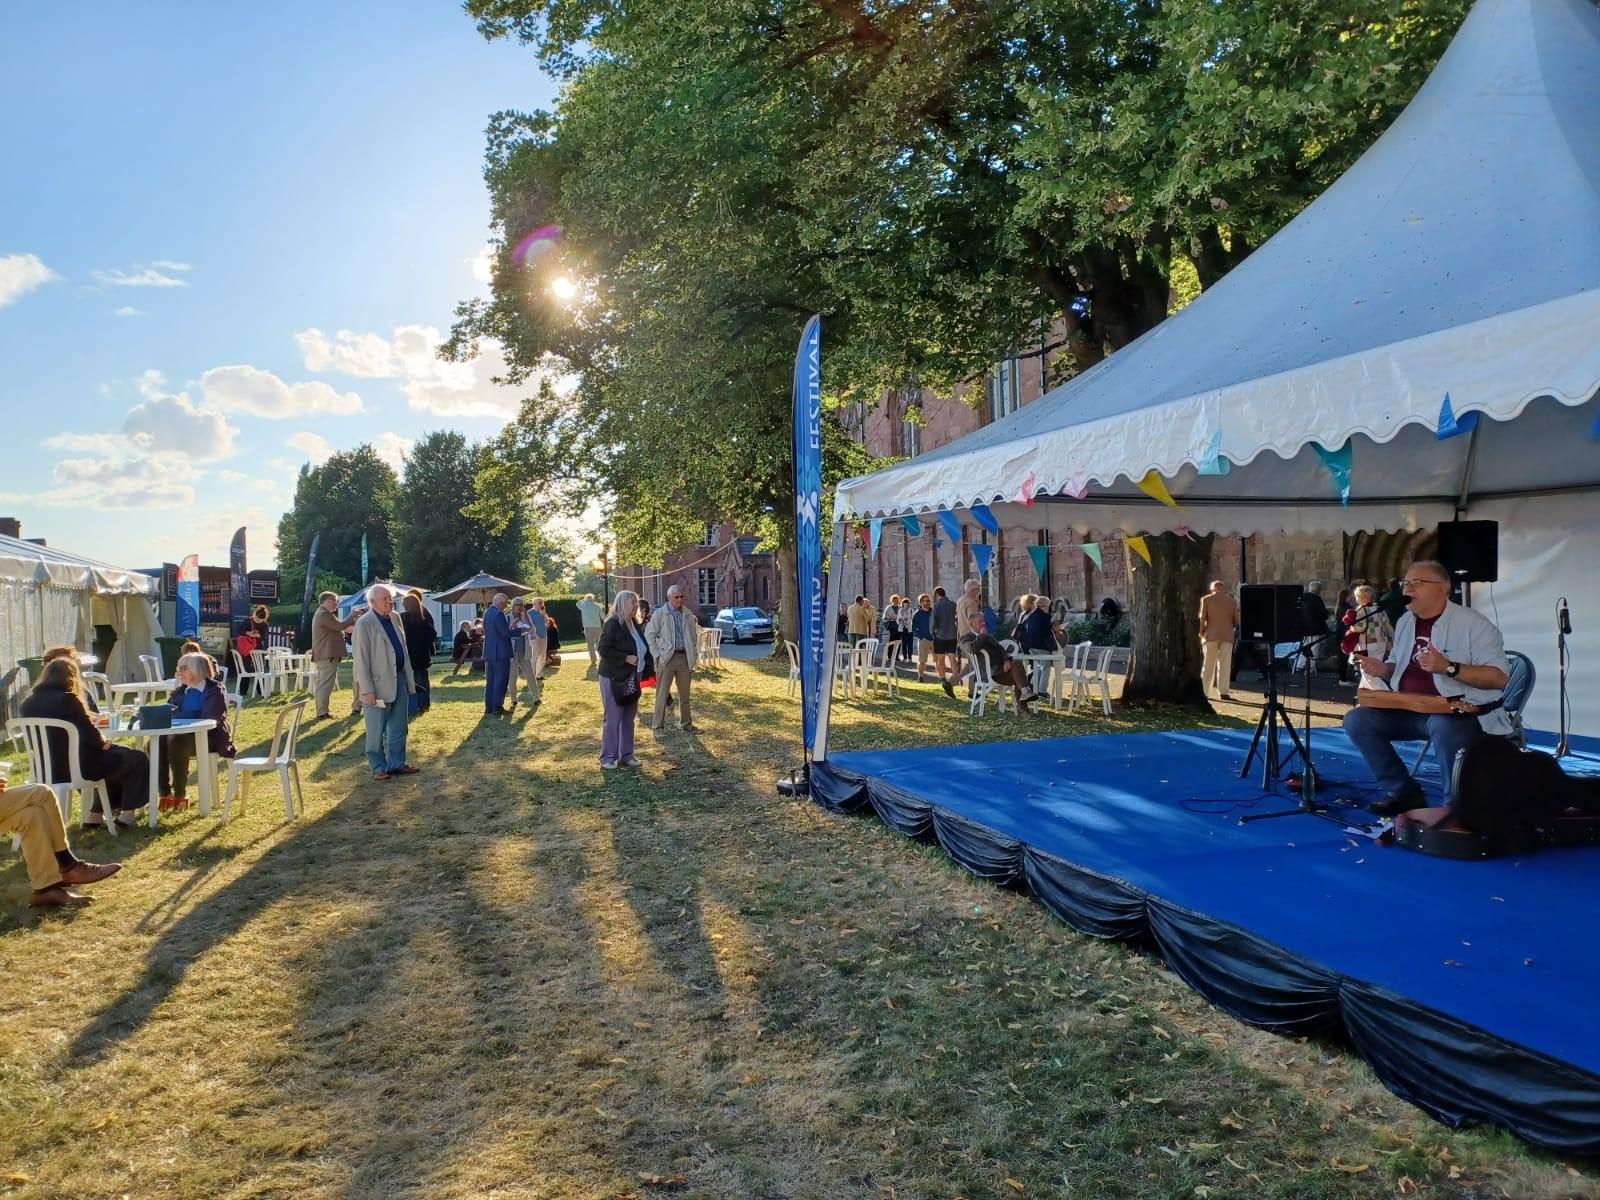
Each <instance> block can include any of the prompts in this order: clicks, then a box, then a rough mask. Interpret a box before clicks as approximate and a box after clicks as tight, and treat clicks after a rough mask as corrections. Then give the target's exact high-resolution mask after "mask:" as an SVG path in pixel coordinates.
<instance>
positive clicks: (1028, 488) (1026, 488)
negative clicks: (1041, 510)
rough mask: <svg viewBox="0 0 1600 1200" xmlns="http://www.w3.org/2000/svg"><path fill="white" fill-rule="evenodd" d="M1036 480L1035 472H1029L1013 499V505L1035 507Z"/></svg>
mask: <svg viewBox="0 0 1600 1200" xmlns="http://www.w3.org/2000/svg"><path fill="white" fill-rule="evenodd" d="M1035 478H1036V475H1035V472H1033V471H1029V472H1028V474H1027V476H1026V477H1025V478H1024V479H1023V481H1022V486H1021V487H1020V488H1018V489H1017V494H1016V495H1015V496H1013V497H1011V503H1013V504H1021V505H1023V506H1024V507H1025V508H1032V507H1033V495H1034V492H1033V481H1034V479H1035Z"/></svg>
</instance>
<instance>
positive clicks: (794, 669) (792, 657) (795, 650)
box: [783, 641, 800, 696]
mask: <svg viewBox="0 0 1600 1200" xmlns="http://www.w3.org/2000/svg"><path fill="white" fill-rule="evenodd" d="M783 648H784V649H785V650H787V651H788V652H789V690H788V692H787V693H785V694H786V695H790V696H792V695H794V690H795V688H797V687H799V686H800V647H799V646H796V645H795V644H794V643H793V642H790V641H785V642H784V643H783Z"/></svg>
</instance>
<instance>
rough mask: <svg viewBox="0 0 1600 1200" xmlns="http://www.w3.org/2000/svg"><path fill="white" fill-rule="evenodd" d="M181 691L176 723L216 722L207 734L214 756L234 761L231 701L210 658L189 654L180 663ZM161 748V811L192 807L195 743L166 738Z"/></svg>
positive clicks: (175, 696)
mask: <svg viewBox="0 0 1600 1200" xmlns="http://www.w3.org/2000/svg"><path fill="white" fill-rule="evenodd" d="M176 674H177V677H178V686H177V689H176V690H175V691H174V692H173V693H172V701H171V704H172V719H173V720H174V721H179V720H184V721H215V722H216V723H217V726H216V728H215V729H212V730H209V731H208V732H207V733H206V745H207V746H208V747H209V748H210V750H211V753H213V754H217V755H220V756H221V757H223V758H232V757H233V756H234V754H236V753H237V751H235V750H234V748H233V731H232V730H231V729H229V728H228V698H227V697H226V696H224V695H223V694H222V687H221V685H220V684H218V683H217V680H216V664H215V663H213V662H212V661H211V657H210V656H209V655H207V654H185V655H184V656H183V657H182V658H180V659H179V660H178V670H177V672H176ZM156 740H157V742H158V743H159V744H160V752H161V759H160V761H159V762H157V764H156V769H157V774H158V778H159V780H160V783H161V811H162V812H167V811H169V810H171V809H175V808H187V807H189V797H188V791H189V764H190V762H192V761H193V759H194V739H193V738H186V737H165V738H158V739H156Z"/></svg>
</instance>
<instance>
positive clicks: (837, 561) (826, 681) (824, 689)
mask: <svg viewBox="0 0 1600 1200" xmlns="http://www.w3.org/2000/svg"><path fill="white" fill-rule="evenodd" d="M844 528H845V526H844V522H843V521H835V522H834V523H833V542H832V544H831V545H830V546H829V549H828V600H827V603H826V604H825V605H824V606H823V613H822V645H823V652H822V678H821V679H819V680H817V687H818V688H820V689H821V691H820V693H819V694H818V696H817V744H816V745H815V746H813V747H812V749H811V761H812V762H824V761H826V760H827V757H828V712H829V709H830V707H831V701H832V700H833V656H834V655H835V654H837V653H838V645H839V635H838V633H837V632H836V630H837V627H838V624H839V596H840V593H842V592H843V591H844ZM802 586H803V585H802Z"/></svg>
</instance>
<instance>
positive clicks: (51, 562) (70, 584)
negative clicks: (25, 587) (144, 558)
mask: <svg viewBox="0 0 1600 1200" xmlns="http://www.w3.org/2000/svg"><path fill="white" fill-rule="evenodd" d="M0 580H3V581H9V582H18V583H29V582H31V583H47V584H49V585H51V586H52V587H59V588H83V589H86V590H88V591H91V592H95V593H97V594H99V595H102V596H154V595H155V594H156V591H157V589H158V588H159V587H160V585H161V581H160V580H158V579H156V578H155V577H153V576H150V575H146V574H144V573H143V572H142V571H132V570H128V569H127V568H125V567H114V566H112V565H111V564H110V563H103V562H100V561H99V560H98V559H93V558H86V557H84V556H83V555H81V554H73V553H71V552H70V551H67V550H59V549H57V548H56V547H54V546H41V545H39V544H38V543H36V542H24V541H21V540H19V539H17V538H12V537H4V536H0Z"/></svg>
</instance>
